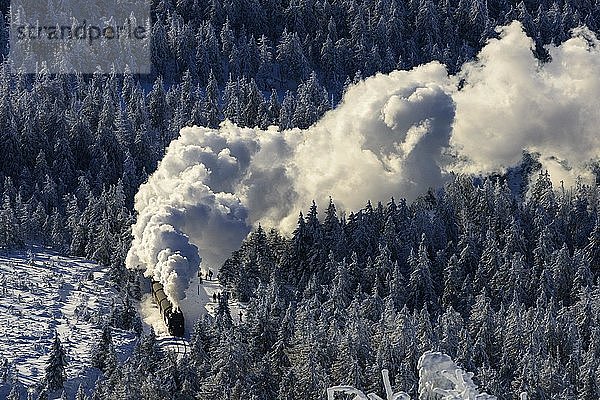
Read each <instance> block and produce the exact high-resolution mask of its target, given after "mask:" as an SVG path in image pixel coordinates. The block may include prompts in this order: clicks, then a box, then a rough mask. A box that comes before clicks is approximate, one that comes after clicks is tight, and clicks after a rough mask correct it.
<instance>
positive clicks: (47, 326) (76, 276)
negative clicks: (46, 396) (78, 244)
mask: <svg viewBox="0 0 600 400" xmlns="http://www.w3.org/2000/svg"><path fill="white" fill-rule="evenodd" d="M32 250H33V251H32V254H28V253H27V252H15V253H11V254H8V255H6V254H3V255H0V313H1V316H0V359H1V358H2V357H4V358H7V359H8V360H9V361H10V362H11V363H12V364H13V365H14V366H15V367H16V371H17V373H18V379H19V381H20V382H21V383H23V384H25V385H28V386H31V385H36V384H38V383H40V382H41V381H42V379H43V377H44V367H45V365H46V360H47V354H48V351H49V349H50V345H51V343H52V339H53V334H54V330H56V331H57V332H58V334H59V335H60V339H61V341H62V343H63V346H64V348H65V351H66V353H67V356H68V368H67V377H68V380H69V381H68V383H67V386H68V387H69V391H71V390H74V389H76V387H77V385H78V384H79V382H81V381H82V380H86V381H88V387H89V385H90V384H92V383H93V380H94V379H95V371H94V370H91V369H89V368H86V367H87V366H88V365H89V360H90V351H91V349H92V347H93V344H94V343H95V342H96V341H97V339H98V337H99V335H100V328H99V327H100V326H101V325H102V324H103V322H104V321H106V319H107V318H108V316H109V314H110V309H111V302H112V301H113V300H114V299H115V297H116V296H117V292H116V290H115V289H114V288H112V287H110V285H109V284H108V279H107V278H106V277H105V274H106V272H107V268H106V267H103V266H100V265H98V264H96V263H94V262H91V261H87V260H83V259H79V258H70V257H63V256H59V255H57V254H55V253H53V252H52V251H51V250H48V249H43V248H34V249H32ZM113 340H114V343H115V348H116V350H117V354H119V355H122V356H124V355H127V354H129V353H130V348H131V346H132V345H133V343H134V341H135V335H134V334H132V333H129V332H123V331H119V330H116V329H115V330H113ZM90 381H91V382H90ZM0 386H1V383H0ZM0 397H2V390H1V389H0Z"/></svg>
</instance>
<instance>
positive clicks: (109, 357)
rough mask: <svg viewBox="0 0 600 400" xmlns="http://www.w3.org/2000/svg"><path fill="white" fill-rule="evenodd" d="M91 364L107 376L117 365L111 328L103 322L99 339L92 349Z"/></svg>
mask: <svg viewBox="0 0 600 400" xmlns="http://www.w3.org/2000/svg"><path fill="white" fill-rule="evenodd" d="M91 364H92V366H93V367H95V368H98V369H99V370H101V371H102V372H103V373H104V374H105V375H106V376H109V375H110V374H111V373H112V372H113V371H114V369H115V368H116V366H117V357H116V354H115V348H114V344H113V340H112V328H111V327H110V325H109V324H105V325H104V327H103V328H102V333H101V335H100V340H98V343H96V345H95V346H94V348H93V349H92V354H91Z"/></svg>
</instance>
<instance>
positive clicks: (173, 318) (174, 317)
mask: <svg viewBox="0 0 600 400" xmlns="http://www.w3.org/2000/svg"><path fill="white" fill-rule="evenodd" d="M152 297H153V298H154V301H155V302H156V305H158V309H159V310H160V315H162V317H163V319H164V321H165V325H166V326H167V329H168V330H169V334H170V335H172V336H179V337H183V331H184V319H183V313H182V312H181V310H180V309H179V308H177V307H173V304H172V303H171V302H170V301H169V299H168V298H167V295H166V294H165V290H164V288H163V285H161V284H160V283H159V282H157V281H152Z"/></svg>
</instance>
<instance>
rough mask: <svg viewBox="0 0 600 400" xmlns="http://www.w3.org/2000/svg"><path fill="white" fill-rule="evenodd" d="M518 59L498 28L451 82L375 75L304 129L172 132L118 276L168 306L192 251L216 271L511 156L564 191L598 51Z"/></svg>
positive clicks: (587, 111)
mask: <svg viewBox="0 0 600 400" xmlns="http://www.w3.org/2000/svg"><path fill="white" fill-rule="evenodd" d="M532 47H533V42H532V41H531V40H530V39H529V38H527V36H526V35H525V34H524V32H523V29H522V27H521V25H520V24H519V23H517V22H515V23H512V24H511V25H509V26H507V27H504V28H502V29H501V30H500V39H495V40H491V41H490V42H489V44H487V45H486V46H485V48H484V49H483V50H482V51H481V53H480V54H479V57H478V59H477V60H476V61H474V62H472V63H468V64H466V65H465V66H464V67H463V69H462V70H461V72H460V73H459V74H458V75H457V76H448V74H447V71H446V69H445V67H444V66H443V65H441V64H439V63H437V62H432V63H429V64H426V65H422V66H420V67H417V68H415V69H413V70H411V71H395V72H392V73H390V74H389V75H382V74H378V75H376V76H374V77H371V78H368V79H366V80H365V81H364V82H360V83H358V84H357V85H355V86H354V87H352V88H350V89H349V90H348V92H347V93H346V95H345V96H344V99H343V101H342V103H341V104H340V105H339V106H338V108H336V109H335V110H333V111H330V112H329V113H327V114H326V115H325V116H324V117H323V118H322V119H321V121H319V122H318V123H317V124H315V125H314V126H312V127H310V128H309V129H307V130H299V129H294V130H289V131H285V132H283V133H281V132H278V131H277V129H276V128H270V129H269V130H267V131H262V130H258V129H248V128H239V127H236V126H235V125H233V124H231V123H229V122H225V123H223V124H222V125H221V128H220V129H218V130H212V129H206V128H198V127H193V128H184V129H182V130H181V136H180V137H179V138H178V139H177V140H175V141H173V143H171V145H170V146H169V148H168V150H167V154H166V155H165V158H164V159H163V161H162V162H161V163H160V165H159V167H158V170H157V171H156V172H155V173H154V174H153V175H152V176H151V177H150V179H149V181H148V183H146V184H144V185H142V187H141V188H140V191H139V193H138V194H137V195H136V204H135V207H136V210H137V211H138V213H139V217H138V221H137V223H136V224H135V225H134V227H133V234H134V241H133V244H132V248H131V250H130V252H129V255H128V259H127V265H128V266H129V267H131V268H143V269H144V270H145V274H146V275H147V276H149V277H153V278H154V279H157V280H159V281H161V282H162V283H163V284H165V288H166V293H167V295H168V296H169V297H170V298H171V300H173V301H174V302H175V303H178V301H179V300H180V299H182V298H183V296H184V291H185V289H186V288H187V286H188V283H189V280H190V278H191V277H192V276H193V274H195V272H196V271H197V266H198V263H199V261H200V258H199V256H198V249H199V252H200V254H201V255H202V258H203V259H204V260H205V262H206V263H207V264H208V265H216V264H219V263H220V262H222V261H224V259H225V258H226V257H227V256H228V255H229V254H230V252H231V251H232V250H234V249H236V248H237V247H238V246H239V244H240V242H241V240H242V239H243V238H244V237H245V236H246V234H247V233H248V232H249V230H250V228H251V226H253V225H255V224H256V223H258V222H262V223H264V224H265V225H268V226H273V227H278V228H280V229H283V230H284V231H286V232H289V231H290V229H291V228H292V227H293V226H294V224H295V222H296V220H297V215H298V212H299V211H300V210H301V209H304V208H305V207H306V206H307V205H308V204H309V203H310V201H312V200H315V201H317V203H319V204H321V205H323V204H326V201H327V200H328V197H329V196H332V197H333V198H334V199H335V202H336V205H338V207H340V208H341V209H357V208H360V207H362V206H363V205H364V203H365V201H366V200H367V199H373V200H385V199H388V198H389V197H391V196H393V195H395V196H402V197H406V198H408V199H413V198H414V197H415V196H417V195H418V194H420V193H422V192H424V191H425V190H427V189H428V188H429V187H435V186H438V185H440V184H442V183H443V182H444V180H445V176H446V173H447V172H448V171H451V170H453V171H457V172H463V173H490V172H495V171H499V170H502V169H504V168H507V167H510V166H512V165H514V164H516V163H518V162H519V161H520V159H521V156H522V151H523V150H524V149H526V150H529V151H535V152H539V153H540V154H541V161H542V163H543V164H544V167H545V168H547V169H549V170H550V171H551V172H552V173H553V175H554V177H555V178H559V179H558V180H564V181H565V182H566V183H567V184H568V183H569V181H571V180H572V178H573V177H574V176H576V175H583V174H585V173H586V169H585V167H586V163H588V162H589V161H590V160H595V159H597V158H598V155H599V154H600V136H599V135H598V127H599V126H600V108H599V103H598V100H597V98H598V95H600V73H599V72H600V54H599V52H600V46H599V45H598V40H597V39H596V37H595V36H594V35H593V34H592V33H591V32H590V31H588V30H587V29H579V30H577V31H576V32H574V36H573V38H572V39H570V40H568V41H567V42H565V43H564V44H562V45H560V46H558V47H551V48H549V51H550V54H551V56H552V59H553V61H552V62H550V63H547V64H544V65H540V64H539V62H538V61H537V60H536V59H535V58H534V56H533V54H532ZM459 87H461V88H460V89H459ZM449 154H453V155H454V156H455V157H452V158H451V157H450V156H449ZM184 312H185V310H184Z"/></svg>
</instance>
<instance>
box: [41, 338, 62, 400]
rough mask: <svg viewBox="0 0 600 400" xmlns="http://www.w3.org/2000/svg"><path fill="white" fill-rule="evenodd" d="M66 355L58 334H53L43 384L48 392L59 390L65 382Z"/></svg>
mask: <svg viewBox="0 0 600 400" xmlns="http://www.w3.org/2000/svg"><path fill="white" fill-rule="evenodd" d="M66 368H67V355H66V353H65V349H64V348H63V346H62V343H61V342H60V338H59V336H58V332H56V331H55V332H54V341H53V342H52V348H51V349H50V355H49V358H48V361H47V362H46V368H45V375H44V383H45V385H46V387H47V388H48V390H49V391H51V392H52V391H55V390H58V389H61V388H62V387H63V385H64V383H65V381H66V380H67V373H66Z"/></svg>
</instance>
